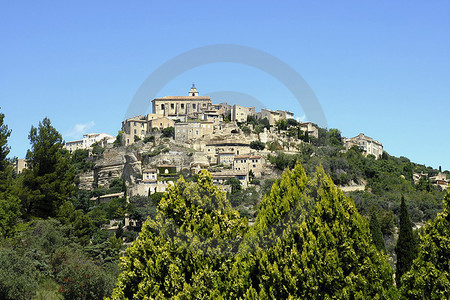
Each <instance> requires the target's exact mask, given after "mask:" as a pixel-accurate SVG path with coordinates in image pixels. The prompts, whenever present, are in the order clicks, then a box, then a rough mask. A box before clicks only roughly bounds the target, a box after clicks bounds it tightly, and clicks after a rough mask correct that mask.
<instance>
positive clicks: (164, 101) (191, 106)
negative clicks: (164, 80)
mask: <svg viewBox="0 0 450 300" xmlns="http://www.w3.org/2000/svg"><path fill="white" fill-rule="evenodd" d="M210 105H211V98H210V97H209V96H199V95H198V90H197V88H196V87H195V85H192V88H191V89H190V90H189V93H188V96H165V97H162V98H155V99H153V100H152V108H153V113H154V114H160V115H163V116H165V117H168V118H170V119H173V120H177V119H178V120H180V121H182V122H186V121H187V120H188V119H189V117H191V116H194V115H195V114H197V113H199V112H203V111H204V110H207V109H208V107H210Z"/></svg>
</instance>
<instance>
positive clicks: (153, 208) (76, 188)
mask: <svg viewBox="0 0 450 300" xmlns="http://www.w3.org/2000/svg"><path fill="white" fill-rule="evenodd" d="M5 126H6V125H4V124H3V123H2V128H3V135H4V137H5V138H4V139H3V140H4V141H5V143H4V144H3V148H2V149H3V152H4V153H7V144H6V141H7V137H8V135H9V134H8V130H7V127H5ZM307 126H309V129H308V128H306V129H305V125H304V123H300V122H297V121H295V120H294V119H284V120H281V121H277V122H275V124H273V125H270V124H269V122H268V120H267V119H256V118H252V117H248V118H247V121H245V122H233V121H230V120H228V121H227V120H225V121H224V124H223V125H221V126H219V127H218V128H216V129H214V131H213V132H212V135H211V136H209V137H202V138H199V139H194V140H189V141H180V140H179V139H177V136H176V135H175V132H174V131H173V130H171V129H170V127H168V128H169V129H168V130H154V131H152V132H151V134H148V135H146V136H145V137H144V138H143V139H136V140H135V141H134V142H133V143H131V144H130V145H127V146H124V145H122V141H123V139H122V137H121V133H120V132H119V135H118V137H117V139H116V141H115V142H114V143H106V142H99V143H95V144H93V145H92V147H91V148H90V149H78V150H75V151H73V152H72V153H70V152H69V151H67V150H65V149H64V148H63V141H62V138H61V135H60V134H59V133H58V132H57V130H56V129H55V128H54V127H53V126H52V125H51V123H50V120H48V119H44V121H43V122H41V123H40V124H39V125H38V127H37V128H34V129H32V134H31V135H30V136H31V137H32V138H31V140H30V141H31V143H32V148H31V150H30V152H29V154H28V155H27V168H24V169H23V170H21V172H20V173H19V172H14V171H13V168H12V164H11V162H10V161H8V160H5V157H6V155H5V157H4V158H3V161H4V163H3V167H2V168H3V169H2V170H1V171H2V174H3V175H2V180H3V181H2V189H3V190H2V193H4V194H3V195H6V196H5V197H6V198H5V197H4V199H9V200H8V201H7V202H5V203H7V205H6V206H3V207H2V214H3V215H4V216H5V217H4V218H3V219H2V220H4V221H2V223H1V230H2V231H1V232H2V240H1V248H0V251H1V253H0V259H3V260H5V261H8V260H10V259H15V260H16V261H17V264H18V268H19V269H20V268H22V269H20V270H22V271H20V276H19V274H15V273H14V272H12V271H11V270H10V269H8V267H7V265H5V264H3V267H2V268H3V269H1V272H0V274H3V275H1V276H3V277H1V276H0V282H1V284H3V286H5V289H4V291H5V292H4V294H2V295H4V298H5V299H9V298H11V297H10V296H8V295H17V290H20V291H21V292H20V294H21V295H24V297H23V299H29V298H30V297H31V296H30V295H34V294H35V293H36V292H37V293H38V295H40V297H43V298H46V299H52V298H53V299H58V298H59V297H61V296H64V297H65V298H67V299H73V298H77V297H78V296H79V295H84V296H83V297H84V298H89V297H91V298H99V297H103V296H108V295H110V294H111V292H112V289H113V287H114V284H115V281H116V278H117V276H118V274H119V270H118V259H119V257H120V255H122V254H123V253H124V251H125V249H127V248H128V246H129V245H130V243H132V242H133V241H135V240H136V237H137V236H138V234H139V232H140V231H141V229H142V225H143V224H144V221H145V220H146V219H147V220H156V219H157V218H159V217H160V215H159V214H161V200H162V199H165V200H164V201H167V197H168V196H169V195H170V193H169V194H168V193H167V192H168V191H169V192H170V191H171V189H172V187H173V185H174V184H175V183H176V182H184V181H185V182H187V183H192V184H197V182H198V181H199V178H200V177H199V174H200V173H199V172H200V170H205V169H206V170H208V171H209V174H210V175H208V176H211V177H210V178H211V179H210V180H211V183H212V184H213V185H214V186H215V187H214V188H215V189H217V190H218V191H220V190H224V191H226V194H225V196H224V197H226V200H224V201H226V203H229V204H230V205H231V208H230V209H233V211H236V212H237V215H235V213H234V212H230V214H231V215H233V218H239V220H240V221H239V222H241V221H242V222H244V223H245V226H246V227H248V228H251V227H252V226H253V225H254V223H255V222H256V225H255V226H259V225H258V222H261V221H258V218H262V217H261V216H259V212H260V211H261V206H260V204H261V203H264V201H266V202H267V201H268V200H267V199H268V197H269V196H268V195H269V194H270V193H271V190H272V191H273V190H274V189H273V188H272V186H273V185H274V183H275V185H274V186H275V189H277V188H278V186H279V185H280V184H281V182H280V178H281V174H282V173H283V171H285V170H286V169H288V168H289V169H293V168H294V166H295V165H296V162H298V163H300V164H301V166H302V169H304V172H305V176H307V177H308V178H314V176H315V175H314V174H315V172H316V170H317V168H319V169H320V168H321V167H320V166H322V167H323V170H324V172H325V173H326V174H328V175H329V176H330V179H331V180H332V181H333V182H334V183H335V184H336V185H339V186H341V187H342V189H343V190H344V191H347V192H346V194H347V196H348V197H349V198H348V199H350V200H348V201H354V203H355V205H356V208H357V210H358V212H359V213H360V214H361V215H362V216H364V217H365V218H366V219H367V220H368V219H371V215H373V214H375V215H377V216H378V219H379V221H380V228H381V231H382V234H383V239H384V242H385V245H386V249H387V252H388V254H389V255H390V263H391V265H392V266H394V267H395V261H396V257H395V251H394V248H395V244H396V241H397V232H398V224H399V219H398V216H399V211H400V199H401V197H402V196H404V198H405V199H406V203H407V207H408V210H409V214H410V217H411V220H412V221H413V222H414V224H415V226H416V227H417V228H420V227H422V226H423V224H425V223H426V222H427V221H428V220H430V219H434V218H435V217H436V214H437V213H438V212H439V211H441V210H442V199H443V198H444V195H445V192H444V191H443V190H442V188H441V187H440V186H438V185H436V184H433V182H432V181H431V180H430V179H429V178H432V177H433V176H435V175H437V174H438V173H440V172H439V170H435V169H432V168H429V167H426V166H423V165H418V164H415V163H413V162H411V161H409V160H408V159H407V158H405V157H400V158H397V157H393V156H391V155H389V154H388V153H386V152H383V153H382V154H380V156H379V157H375V156H374V155H370V154H369V155H368V154H367V153H365V151H364V149H361V147H357V146H353V147H346V146H345V140H344V139H343V138H342V137H341V134H340V132H339V130H337V129H330V130H326V129H323V128H319V127H318V126H317V125H314V124H308V125H307ZM222 155H223V157H222ZM0 158H1V157H0ZM16 167H17V164H16ZM302 172H303V171H302ZM425 173H426V174H427V176H426V177H425V176H422V177H420V178H419V179H417V174H425ZM443 174H446V175H447V176H448V174H449V172H448V171H445V172H443ZM328 175H327V176H328ZM181 178H183V179H181ZM305 178H306V177H305ZM308 180H310V179H308ZM177 184H178V183H177ZM172 191H173V190H172ZM272 193H273V192H272ZM218 197H219V196H218ZM220 197H221V196H220ZM270 197H272V196H270ZM263 199H266V200H263ZM346 201H347V200H346ZM227 205H228V204H225V207H227ZM280 205H281V202H280ZM227 209H228V208H227ZM358 218H359V217H358ZM358 220H359V219H358ZM357 222H360V221H357ZM242 226H244V225H242ZM246 230H248V229H246ZM49 245H50V246H49ZM377 259H378V258H377ZM25 266H31V267H29V268H28V267H25ZM383 268H384V267H383ZM2 272H3V273H2ZM86 287H89V288H86ZM8 293H11V294H8ZM84 293H88V294H84ZM77 295H78V296H77ZM13 298H14V297H13Z"/></svg>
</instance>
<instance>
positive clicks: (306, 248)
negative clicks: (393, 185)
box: [246, 164, 393, 299]
mask: <svg viewBox="0 0 450 300" xmlns="http://www.w3.org/2000/svg"><path fill="white" fill-rule="evenodd" d="M312 204H313V206H312V207H311V205H312ZM293 211H297V212H296V213H294V214H291V212H293ZM295 217H297V220H299V221H300V222H299V224H298V223H297V224H298V225H295V224H296V223H295V222H291V221H294V218H295ZM281 223H284V226H282V227H284V228H283V229H282V227H280V226H278V225H275V226H274V225H273V224H281ZM264 227H265V228H267V229H269V230H268V231H269V232H270V233H269V234H268V235H263V237H264V238H265V239H269V240H270V239H272V238H273V236H271V234H272V233H276V234H278V236H279V238H278V239H276V240H275V241H276V242H275V244H274V245H273V246H270V245H269V246H270V247H269V248H267V249H264V248H262V249H260V250H259V251H257V254H256V257H257V259H256V260H257V263H256V268H255V270H253V271H252V273H253V274H252V275H251V278H252V277H253V276H255V275H257V279H256V280H254V282H253V284H252V286H251V287H250V288H249V289H248V290H247V291H246V294H248V295H252V294H255V293H258V297H259V298H264V297H268V298H271V299H287V298H290V297H294V298H300V299H331V298H335V299H349V298H350V299H352V298H353V299H354V298H361V299H362V298H364V299H369V298H380V297H383V296H386V295H389V293H391V292H393V291H392V290H391V289H392V273H393V272H392V268H391V267H390V265H389V263H388V260H387V256H385V255H383V254H381V253H380V252H379V251H378V250H377V249H376V247H375V245H373V243H372V239H371V236H370V229H369V224H368V222H367V220H366V219H365V218H364V217H362V216H361V215H360V214H359V213H358V211H357V209H356V207H355V205H354V203H353V201H352V200H351V199H350V198H348V197H346V196H345V195H344V194H343V192H342V191H340V190H339V189H338V188H337V187H335V186H334V184H333V182H332V181H331V178H330V177H329V176H328V175H326V174H325V173H324V171H323V168H321V167H320V168H318V169H317V170H316V173H315V176H314V178H308V177H307V176H306V175H305V174H304V170H303V168H302V167H301V166H300V165H299V164H297V165H296V166H295V168H294V170H293V171H287V172H286V173H285V175H284V176H283V178H282V179H281V181H280V182H278V183H275V184H274V186H273V187H272V191H271V193H270V195H269V196H268V197H265V198H264V199H263V200H262V203H261V210H260V212H259V214H258V216H257V219H256V222H255V229H256V230H263V231H264ZM270 228H274V229H275V230H274V231H273V230H271V229H270Z"/></svg>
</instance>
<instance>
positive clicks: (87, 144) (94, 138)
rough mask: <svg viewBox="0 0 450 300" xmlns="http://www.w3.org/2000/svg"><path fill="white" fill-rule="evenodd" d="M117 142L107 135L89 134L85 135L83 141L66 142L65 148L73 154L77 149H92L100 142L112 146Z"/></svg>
mask: <svg viewBox="0 0 450 300" xmlns="http://www.w3.org/2000/svg"><path fill="white" fill-rule="evenodd" d="M115 140H116V138H115V137H113V136H112V135H109V134H107V133H88V134H84V135H83V139H82V140H77V141H70V142H66V144H65V145H64V148H66V149H67V150H69V151H70V152H73V151H75V150H77V149H91V147H92V145H93V144H95V143H99V142H102V141H103V142H106V143H107V144H112V143H114V141H115Z"/></svg>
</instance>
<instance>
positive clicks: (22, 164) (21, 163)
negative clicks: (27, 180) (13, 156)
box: [14, 158, 28, 174]
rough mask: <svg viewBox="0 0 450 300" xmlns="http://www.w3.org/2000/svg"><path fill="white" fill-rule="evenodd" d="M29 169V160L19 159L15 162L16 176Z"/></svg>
mask: <svg viewBox="0 0 450 300" xmlns="http://www.w3.org/2000/svg"><path fill="white" fill-rule="evenodd" d="M27 167H28V163H27V160H26V159H24V158H19V159H17V160H16V161H15V162H14V171H15V172H16V174H20V173H22V172H23V170H24V169H26V168H27Z"/></svg>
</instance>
